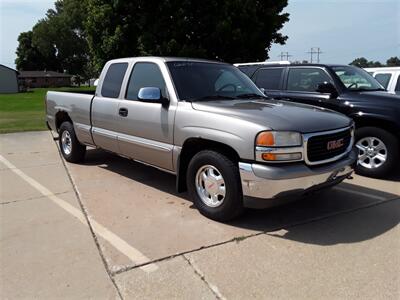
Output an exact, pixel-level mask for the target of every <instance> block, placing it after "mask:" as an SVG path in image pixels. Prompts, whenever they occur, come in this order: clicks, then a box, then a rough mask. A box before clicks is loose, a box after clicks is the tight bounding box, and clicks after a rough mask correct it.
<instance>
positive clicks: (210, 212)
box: [186, 150, 244, 222]
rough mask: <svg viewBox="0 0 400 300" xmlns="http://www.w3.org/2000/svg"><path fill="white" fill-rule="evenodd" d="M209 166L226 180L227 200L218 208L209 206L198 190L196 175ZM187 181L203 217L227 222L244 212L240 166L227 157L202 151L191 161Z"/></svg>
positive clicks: (224, 199) (213, 152)
mask: <svg viewBox="0 0 400 300" xmlns="http://www.w3.org/2000/svg"><path fill="white" fill-rule="evenodd" d="M207 165H211V166H213V167H214V168H216V169H217V171H218V172H219V173H220V174H221V175H222V177H223V180H224V187H225V198H223V201H222V204H221V205H219V206H217V207H210V206H208V205H207V204H206V203H205V202H204V201H203V200H202V199H201V197H200V195H199V193H198V192H197V189H196V174H197V172H198V171H199V170H201V168H203V167H204V166H207ZM186 179H187V187H188V191H189V195H190V197H191V199H192V200H193V202H194V205H195V206H196V208H197V209H198V210H199V212H200V213H201V214H202V215H204V216H206V217H208V218H210V219H213V220H216V221H221V222H226V221H229V220H232V219H234V218H235V217H238V216H239V215H240V214H241V213H242V212H243V210H244V208H243V193H242V186H241V181H240V175H239V168H238V164H237V162H234V161H232V160H230V159H229V158H228V157H226V156H225V155H223V154H221V153H219V152H216V151H211V150H203V151H200V152H199V153H197V154H196V155H195V156H194V157H193V158H192V159H191V161H190V163H189V166H188V170H187V174H186Z"/></svg>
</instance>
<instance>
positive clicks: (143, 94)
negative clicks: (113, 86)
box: [138, 87, 169, 106]
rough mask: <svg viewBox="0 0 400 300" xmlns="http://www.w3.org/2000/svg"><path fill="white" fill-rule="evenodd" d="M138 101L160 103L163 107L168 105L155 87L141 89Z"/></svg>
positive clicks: (167, 101) (166, 100)
mask: <svg viewBox="0 0 400 300" xmlns="http://www.w3.org/2000/svg"><path fill="white" fill-rule="evenodd" d="M138 99H139V100H140V101H145V102H153V103H161V104H162V105H163V106H164V105H167V104H168V103H169V100H168V99H167V98H164V97H163V96H162V94H161V90H160V89H159V88H157V87H143V88H141V89H140V90H139V93H138Z"/></svg>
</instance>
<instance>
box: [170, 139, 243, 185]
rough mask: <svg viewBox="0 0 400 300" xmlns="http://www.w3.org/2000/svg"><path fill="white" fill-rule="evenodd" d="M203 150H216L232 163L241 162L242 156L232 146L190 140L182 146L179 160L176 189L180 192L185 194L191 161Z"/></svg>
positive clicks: (203, 140) (208, 141) (211, 141)
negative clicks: (187, 172) (187, 173)
mask: <svg viewBox="0 0 400 300" xmlns="http://www.w3.org/2000/svg"><path fill="white" fill-rule="evenodd" d="M202 150H214V151H216V152H219V153H221V154H223V155H225V156H227V157H228V158H230V159H231V160H232V161H235V162H239V159H240V156H239V154H238V152H237V151H236V150H235V149H233V148H232V147H231V146H229V145H227V144H224V143H221V142H217V141H213V140H208V139H203V138H189V139H187V140H186V141H185V142H184V143H183V146H182V150H181V152H180V154H179V157H178V160H177V168H176V170H177V172H176V176H177V178H176V189H177V191H178V192H185V191H186V190H187V186H186V171H187V167H188V165H189V162H190V160H191V159H192V157H193V156H194V155H196V153H198V152H200V151H202Z"/></svg>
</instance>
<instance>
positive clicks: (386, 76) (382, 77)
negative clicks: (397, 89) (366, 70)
mask: <svg viewBox="0 0 400 300" xmlns="http://www.w3.org/2000/svg"><path fill="white" fill-rule="evenodd" d="M391 77H392V74H390V73H380V74H376V75H375V79H376V80H378V81H379V83H380V84H382V86H383V87H384V88H385V89H387V87H388V85H389V81H390V78H391Z"/></svg>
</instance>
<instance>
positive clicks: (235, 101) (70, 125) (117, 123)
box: [46, 57, 356, 221]
mask: <svg viewBox="0 0 400 300" xmlns="http://www.w3.org/2000/svg"><path fill="white" fill-rule="evenodd" d="M46 110H47V123H48V126H49V128H50V129H51V130H53V131H55V132H57V133H58V135H59V142H60V148H61V152H62V154H63V156H64V158H65V159H66V160H67V161H69V162H74V163H76V162H80V161H82V160H83V158H84V156H85V151H86V146H92V147H97V148H101V149H104V150H107V151H111V152H114V153H116V154H118V155H121V156H124V157H128V158H130V159H134V160H136V161H140V162H143V163H145V164H148V165H151V166H154V167H156V168H159V169H162V170H164V171H166V172H169V173H172V174H175V175H176V177H177V180H176V186H177V189H178V191H180V192H181V191H185V190H186V189H187V190H188V192H189V195H190V197H191V199H192V200H193V201H194V204H195V205H196V207H197V208H198V209H199V211H200V212H201V213H202V214H203V215H205V216H207V217H209V218H211V219H215V220H219V221H227V220H230V219H232V218H234V217H236V216H238V215H239V214H240V213H241V212H242V211H243V209H244V207H246V206H250V207H267V206H270V205H276V204H277V203H283V202H285V201H287V200H291V199H296V198H298V197H299V196H301V195H303V194H305V193H308V192H310V191H314V190H318V189H321V188H327V187H330V186H332V185H335V184H337V183H340V182H341V181H342V180H344V179H345V178H347V177H349V176H350V174H351V173H352V171H353V164H354V162H355V160H356V153H355V152H354V150H353V133H354V128H353V123H352V121H351V119H349V118H347V117H346V116H344V115H341V114H338V113H335V112H332V111H330V110H326V109H323V108H317V107H313V106H308V105H301V104H293V103H289V102H284V101H276V100H273V99H269V98H267V97H266V96H264V94H263V93H262V92H261V91H260V90H259V89H258V88H257V87H256V86H255V85H254V83H253V82H252V81H251V80H250V79H249V78H248V77H247V76H246V75H244V74H243V73H242V72H241V71H239V70H238V69H237V68H236V67H234V66H232V65H229V64H225V63H221V62H215V61H208V60H199V59H186V58H163V57H137V58H124V59H116V60H112V61H109V62H108V63H107V64H106V65H105V67H104V69H103V71H102V73H101V76H100V79H99V84H98V86H97V89H96V92H95V94H94V96H93V95H87V94H77V93H66V92H51V91H50V92H48V93H47V96H46Z"/></svg>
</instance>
